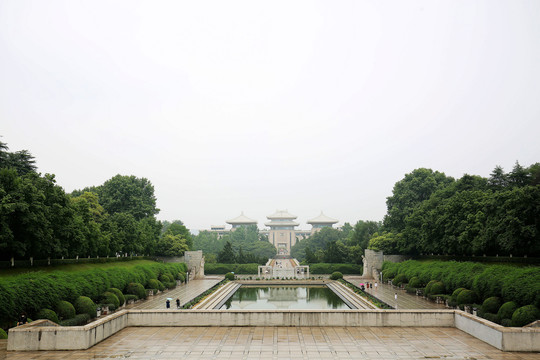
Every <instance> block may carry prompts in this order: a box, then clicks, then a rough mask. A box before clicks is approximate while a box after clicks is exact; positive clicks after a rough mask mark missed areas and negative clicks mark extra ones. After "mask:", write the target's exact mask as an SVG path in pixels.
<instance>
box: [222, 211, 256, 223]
mask: <svg viewBox="0 0 540 360" xmlns="http://www.w3.org/2000/svg"><path fill="white" fill-rule="evenodd" d="M226 223H227V224H231V225H233V224H235V225H236V224H256V223H257V220H253V219H250V218H248V217H247V216H245V215H244V212H243V211H242V213H241V214H240V216H238V217H235V218H234V219H231V220H227V221H226Z"/></svg>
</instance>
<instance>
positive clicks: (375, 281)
mask: <svg viewBox="0 0 540 360" xmlns="http://www.w3.org/2000/svg"><path fill="white" fill-rule="evenodd" d="M375 292H377V282H376V281H375Z"/></svg>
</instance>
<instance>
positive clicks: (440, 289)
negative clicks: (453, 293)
mask: <svg viewBox="0 0 540 360" xmlns="http://www.w3.org/2000/svg"><path fill="white" fill-rule="evenodd" d="M444 292H445V289H444V284H443V283H442V282H440V281H437V282H434V283H433V284H432V285H431V287H430V289H429V293H428V295H440V294H444Z"/></svg>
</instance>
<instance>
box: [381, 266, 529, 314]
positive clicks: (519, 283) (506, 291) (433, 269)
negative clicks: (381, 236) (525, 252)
mask: <svg viewBox="0 0 540 360" xmlns="http://www.w3.org/2000/svg"><path fill="white" fill-rule="evenodd" d="M382 272H383V276H384V277H385V278H387V277H389V278H393V277H395V276H397V275H398V274H404V275H405V276H407V278H409V279H410V278H412V277H414V276H416V277H418V278H419V279H420V281H421V282H422V283H424V284H427V283H429V282H430V281H431V280H437V281H441V282H442V283H443V284H444V285H445V286H446V289H447V290H448V291H454V290H456V289H458V288H466V289H470V290H472V291H474V292H475V293H476V294H477V295H478V297H479V298H478V300H479V301H482V302H483V301H484V300H485V299H487V298H489V297H492V296H497V297H499V298H501V300H502V301H504V302H508V301H515V302H516V304H518V305H521V306H523V305H529V304H532V305H535V306H536V307H540V267H539V266H522V267H519V266H512V265H506V264H485V263H477V262H457V261H417V260H407V261H404V262H401V263H391V262H385V263H384V264H383V271H382ZM392 275H393V276H392ZM426 290H427V286H426Z"/></svg>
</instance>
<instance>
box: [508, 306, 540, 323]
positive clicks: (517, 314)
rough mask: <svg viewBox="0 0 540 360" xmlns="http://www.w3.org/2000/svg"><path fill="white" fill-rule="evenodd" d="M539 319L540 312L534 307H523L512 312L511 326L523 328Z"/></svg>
mask: <svg viewBox="0 0 540 360" xmlns="http://www.w3.org/2000/svg"><path fill="white" fill-rule="evenodd" d="M538 319H540V311H539V310H538V308H537V307H536V306H534V305H525V306H522V307H520V308H519V309H517V310H516V311H514V314H513V315H512V326H525V325H528V324H530V323H532V322H533V321H536V320H538Z"/></svg>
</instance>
